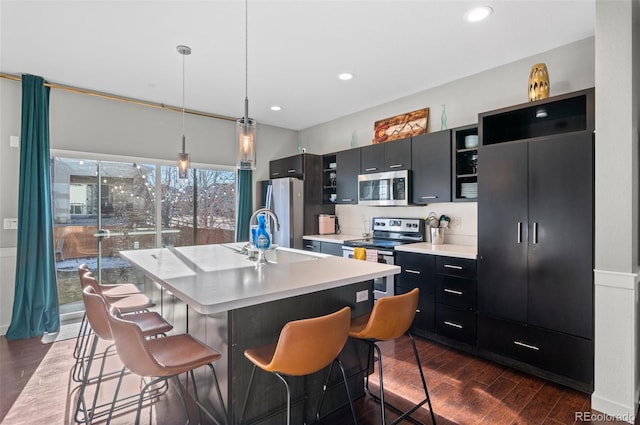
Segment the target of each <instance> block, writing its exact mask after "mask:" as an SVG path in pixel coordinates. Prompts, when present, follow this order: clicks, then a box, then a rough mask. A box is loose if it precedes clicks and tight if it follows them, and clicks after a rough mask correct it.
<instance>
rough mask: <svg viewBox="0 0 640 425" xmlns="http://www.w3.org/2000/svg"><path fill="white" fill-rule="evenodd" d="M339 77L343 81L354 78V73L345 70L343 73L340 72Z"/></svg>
mask: <svg viewBox="0 0 640 425" xmlns="http://www.w3.org/2000/svg"><path fill="white" fill-rule="evenodd" d="M338 78H339V79H341V80H343V81H347V80H350V79H352V78H353V74H350V73H348V72H343V73H342V74H338Z"/></svg>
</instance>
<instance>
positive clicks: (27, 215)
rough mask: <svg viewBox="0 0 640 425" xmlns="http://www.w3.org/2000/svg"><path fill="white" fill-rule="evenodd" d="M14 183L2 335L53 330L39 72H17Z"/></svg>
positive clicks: (44, 95)
mask: <svg viewBox="0 0 640 425" xmlns="http://www.w3.org/2000/svg"><path fill="white" fill-rule="evenodd" d="M20 140H21V143H20V180H19V188H18V241H17V247H18V253H17V260H16V280H15V293H14V296H15V298H14V301H13V315H12V317H11V325H9V329H8V330H7V339H21V338H30V337H34V336H40V335H42V334H44V333H45V332H47V333H54V332H58V330H59V328H60V317H59V305H58V289H57V283H56V268H55V257H54V249H53V215H52V210H51V177H50V176H51V174H50V157H49V89H48V88H47V87H45V86H44V80H43V79H42V78H41V77H36V76H33V75H23V76H22V125H21V132H20Z"/></svg>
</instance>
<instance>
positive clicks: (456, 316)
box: [435, 257, 476, 345]
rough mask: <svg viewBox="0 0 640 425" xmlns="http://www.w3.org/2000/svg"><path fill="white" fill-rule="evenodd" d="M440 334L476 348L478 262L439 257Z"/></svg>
mask: <svg viewBox="0 0 640 425" xmlns="http://www.w3.org/2000/svg"><path fill="white" fill-rule="evenodd" d="M435 278H436V333H438V334H440V335H444V336H446V337H449V338H453V339H457V340H460V341H462V342H465V343H467V344H471V345H475V344H476V260H471V259H465V258H454V257H436V268H435Z"/></svg>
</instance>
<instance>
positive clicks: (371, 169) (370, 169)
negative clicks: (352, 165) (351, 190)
mask: <svg viewBox="0 0 640 425" xmlns="http://www.w3.org/2000/svg"><path fill="white" fill-rule="evenodd" d="M377 169H378V167H371V168H365V169H364V171H376V170H377Z"/></svg>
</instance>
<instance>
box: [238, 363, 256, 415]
mask: <svg viewBox="0 0 640 425" xmlns="http://www.w3.org/2000/svg"><path fill="white" fill-rule="evenodd" d="M256 368H257V366H256V365H253V369H252V370H251V377H250V378H249V386H248V387H247V394H246V395H245V396H244V403H243V404H242V412H241V413H240V422H239V423H240V425H242V421H243V420H244V412H245V411H246V409H247V402H248V401H249V394H250V393H251V386H252V385H253V378H254V376H255V374H256Z"/></svg>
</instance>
